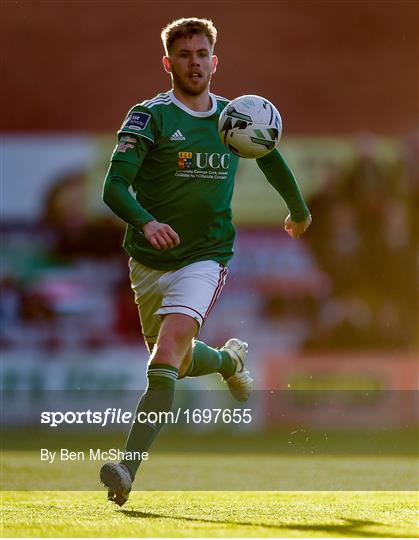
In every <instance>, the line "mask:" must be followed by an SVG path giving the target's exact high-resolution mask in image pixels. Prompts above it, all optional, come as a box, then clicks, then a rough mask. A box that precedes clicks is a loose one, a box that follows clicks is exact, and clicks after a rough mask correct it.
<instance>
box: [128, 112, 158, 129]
mask: <svg viewBox="0 0 419 540" xmlns="http://www.w3.org/2000/svg"><path fill="white" fill-rule="evenodd" d="M150 118H151V114H147V113H145V112H139V111H132V112H131V113H129V115H128V118H127V119H126V120H125V124H124V125H123V129H132V130H133V131H143V130H144V129H145V128H146V127H147V124H148V122H149V121H150Z"/></svg>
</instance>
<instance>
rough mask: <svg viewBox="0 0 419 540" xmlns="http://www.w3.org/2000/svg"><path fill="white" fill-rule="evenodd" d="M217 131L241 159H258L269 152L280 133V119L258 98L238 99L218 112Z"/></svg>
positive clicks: (273, 108) (276, 142) (270, 105)
mask: <svg viewBox="0 0 419 540" xmlns="http://www.w3.org/2000/svg"><path fill="white" fill-rule="evenodd" d="M218 132H219V134H220V137H221V140H222V142H223V143H224V144H225V146H226V147H227V148H228V149H229V150H230V151H231V152H233V154H236V155H237V156H240V157H243V158H249V159H254V158H260V157H263V156H266V154H269V152H272V150H274V148H275V147H276V146H277V145H278V143H279V140H280V138H281V133H282V119H281V115H280V114H279V112H278V110H277V109H276V107H275V106H274V105H272V103H271V102H270V101H268V100H267V99H265V98H263V97H260V96H252V95H248V96H240V97H238V98H236V99H233V101H230V103H229V104H228V105H227V106H226V107H225V108H224V109H223V110H222V111H221V114H220V118H219V121H218Z"/></svg>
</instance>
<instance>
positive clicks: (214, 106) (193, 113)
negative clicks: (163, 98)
mask: <svg viewBox="0 0 419 540" xmlns="http://www.w3.org/2000/svg"><path fill="white" fill-rule="evenodd" d="M168 93H169V96H170V99H171V100H172V103H174V104H175V105H176V106H177V107H179V109H182V111H185V112H186V113H188V114H190V115H191V116H197V117H198V118H205V117H207V116H211V115H213V114H214V113H215V112H216V110H217V100H216V99H215V96H214V94H211V92H210V93H209V97H210V99H211V101H212V107H211V109H210V110H209V111H204V112H198V111H193V110H192V109H190V108H189V107H187V106H186V105H184V104H183V103H182V102H181V101H179V100H178V99H177V97H176V96H175V95H174V93H173V90H169V92H168Z"/></svg>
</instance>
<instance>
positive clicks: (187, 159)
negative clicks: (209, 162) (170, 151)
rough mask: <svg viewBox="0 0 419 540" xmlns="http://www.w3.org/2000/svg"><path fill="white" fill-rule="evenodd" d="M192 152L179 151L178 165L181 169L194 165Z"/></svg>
mask: <svg viewBox="0 0 419 540" xmlns="http://www.w3.org/2000/svg"><path fill="white" fill-rule="evenodd" d="M192 156H193V153H192V152H179V157H178V160H177V165H178V167H179V168H180V169H189V168H190V167H192Z"/></svg>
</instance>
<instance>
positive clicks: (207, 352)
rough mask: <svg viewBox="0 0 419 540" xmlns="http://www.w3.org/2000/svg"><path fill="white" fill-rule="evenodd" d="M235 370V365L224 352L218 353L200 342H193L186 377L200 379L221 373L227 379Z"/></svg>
mask: <svg viewBox="0 0 419 540" xmlns="http://www.w3.org/2000/svg"><path fill="white" fill-rule="evenodd" d="M235 370H236V364H235V363H234V362H233V360H232V359H231V357H230V355H229V354H228V352H226V351H219V350H218V349H213V348H212V347H209V346H208V345H207V344H206V343H203V342H202V341H197V340H195V343H194V347H193V352H192V362H191V365H190V367H189V370H188V371H187V373H186V377H200V376H201V375H209V374H210V373H221V375H222V376H223V377H224V378H225V379H228V377H231V375H233V373H234V372H235Z"/></svg>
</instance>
